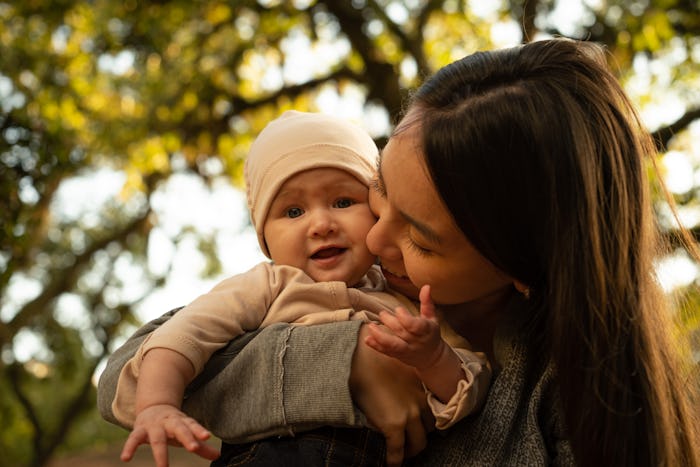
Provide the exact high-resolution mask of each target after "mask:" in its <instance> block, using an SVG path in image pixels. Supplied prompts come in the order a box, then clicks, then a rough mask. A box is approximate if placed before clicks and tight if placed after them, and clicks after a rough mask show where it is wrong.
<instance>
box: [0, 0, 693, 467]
mask: <svg viewBox="0 0 700 467" xmlns="http://www.w3.org/2000/svg"><path fill="white" fill-rule="evenodd" d="M562 3H564V2H562ZM486 5H488V6H486ZM567 5H568V6H563V7H562V6H559V4H558V2H556V1H554V0H540V1H529V2H522V1H517V0H510V1H502V2H496V1H494V2H479V1H463V0H444V1H435V0H411V1H409V0H406V1H403V2H402V1H392V0H354V1H352V2H351V1H345V0H343V1H335V0H327V1H322V0H296V1H276V0H258V1H255V0H238V1H224V0H197V1H184V0H174V1H168V2H164V1H139V0H125V1H124V0H119V1H116V0H92V1H89V2H85V1H77V0H53V1H51V0H23V1H13V2H9V3H8V2H2V1H0V197H1V199H2V200H3V207H2V209H0V221H1V223H0V226H1V227H0V229H1V230H0V346H1V349H2V358H1V360H0V375H1V376H0V390H1V391H2V394H3V395H4V396H3V398H2V399H1V400H0V414H1V418H2V421H3V427H2V431H1V432H0V451H1V452H2V453H3V455H2V461H1V462H2V463H3V465H32V466H40V465H45V464H46V463H47V462H48V460H49V459H50V458H51V457H52V456H55V455H56V454H57V453H60V452H64V451H69V450H73V449H79V448H82V447H85V446H95V445H96V444H97V443H99V442H101V441H100V440H102V439H109V438H110V437H114V436H116V435H115V433H116V432H117V431H116V430H115V429H113V428H111V427H109V426H107V424H106V423H102V422H100V421H99V418H98V416H97V415H96V413H95V409H94V405H95V393H94V385H93V380H92V378H93V375H94V374H95V372H96V371H97V368H98V365H99V364H100V363H101V362H102V361H103V360H104V358H105V356H107V355H108V354H109V352H110V351H111V350H112V349H113V348H114V346H115V345H116V344H118V342H119V339H121V338H123V335H124V333H125V332H128V331H130V330H132V329H133V327H134V326H137V325H138V324H139V320H138V318H137V316H136V315H135V313H134V310H135V308H136V307H137V306H138V304H139V303H141V301H142V300H143V299H145V298H146V297H148V296H149V295H150V294H152V293H153V292H154V291H156V290H158V289H159V288H160V287H162V286H163V284H164V283H165V281H166V277H167V274H168V270H167V268H166V270H160V271H156V270H154V268H153V267H151V266H150V265H149V256H148V251H149V241H151V239H152V238H151V237H152V233H153V229H154V228H155V227H157V226H158V225H159V224H158V223H159V219H158V216H157V210H156V209H155V208H154V200H155V199H156V197H157V196H158V193H159V191H162V190H163V188H164V187H165V186H167V184H168V182H169V180H171V179H172V178H173V177H174V176H175V175H177V174H189V175H194V176H197V177H200V179H201V180H203V181H204V182H205V183H207V184H209V185H210V186H212V189H214V186H215V183H216V182H217V181H220V180H221V179H222V178H225V179H227V180H228V181H230V182H232V183H233V184H236V185H240V184H241V171H242V164H243V161H244V158H245V154H246V151H247V148H248V146H249V144H250V142H251V141H252V139H253V138H254V137H255V135H256V134H257V133H258V132H259V131H260V129H261V128H262V127H263V126H264V125H265V123H267V122H268V121H269V120H270V119H271V118H274V117H275V116H277V115H278V114H279V113H281V112H282V111H284V110H286V109H289V108H296V109H300V110H305V109H309V110H313V109H318V108H319V106H320V104H319V102H320V101H321V100H322V98H323V97H324V96H326V95H328V93H331V94H333V95H337V96H340V98H352V96H359V97H358V99H359V100H360V102H359V108H360V110H361V112H363V113H367V114H375V115H376V114H379V115H382V116H383V119H384V120H385V121H386V125H385V126H386V127H387V128H388V126H389V123H390V122H393V121H395V118H396V116H397V115H398V113H399V112H400V110H401V106H402V103H403V102H404V100H405V97H406V95H407V93H408V92H409V91H410V89H412V88H414V87H415V86H416V85H417V84H418V83H419V82H420V81H421V78H422V77H423V76H426V75H428V74H430V73H431V72H432V71H434V70H435V69H437V68H438V67H439V66H441V65H443V64H445V63H447V62H449V61H451V60H454V59H456V58H459V57H460V56H463V55H465V54H467V53H470V52H473V51H475V50H478V49H487V48H493V47H502V46H507V45H514V44H516V43H518V42H523V41H528V40H534V39H537V38H540V37H545V36H550V35H561V36H569V37H575V38H583V39H587V40H592V41H596V42H600V43H603V44H605V45H606V46H607V47H608V49H609V51H610V59H611V64H612V65H613V66H614V67H615V69H616V70H618V71H619V76H620V79H621V80H622V81H623V83H624V84H625V86H626V87H627V89H628V91H629V92H630V95H631V96H632V97H633V99H634V100H635V101H636V102H637V103H638V104H639V106H640V107H641V108H642V111H643V113H645V116H650V117H656V118H658V114H659V113H660V112H658V111H657V110H656V109H660V108H661V107H662V106H663V105H666V104H669V103H672V104H674V105H675V107H673V108H674V109H675V113H674V114H672V115H671V117H670V121H663V120H654V118H650V120H651V123H650V124H649V126H650V130H651V131H652V132H654V135H655V137H656V138H657V141H658V143H659V148H660V152H661V153H663V152H665V151H666V149H665V148H669V149H673V151H675V152H677V153H680V154H683V155H684V157H685V159H686V160H687V161H689V164H690V165H689V167H690V170H691V171H695V173H696V174H697V173H698V166H699V165H700V146H698V144H699V143H698V142H697V140H698V139H699V138H698V136H697V135H698V131H699V130H698V123H697V122H696V121H697V120H698V118H700V86H698V83H699V81H700V76H699V74H700V67H699V66H698V63H699V62H700V11H699V8H698V4H697V0H647V1H644V2H637V1H634V2H628V1H600V2H583V3H582V6H581V11H577V12H574V13H575V14H574V20H570V19H564V17H563V16H561V11H562V10H563V9H564V10H565V9H568V8H570V3H569V2H567ZM309 56H310V57H312V59H311V60H300V57H302V58H303V57H309ZM645 109H646V110H645ZM694 121H695V122H696V123H695V124H694V125H693V122H694ZM387 128H381V129H379V130H378V131H376V132H375V133H376V134H375V136H376V137H377V140H378V142H379V143H380V144H381V143H382V142H383V141H384V139H385V137H386V132H387ZM370 129H371V128H370ZM693 135H694V136H693ZM105 168H108V169H110V170H111V171H114V172H115V173H118V174H121V175H122V176H123V183H122V185H121V190H120V192H119V193H117V194H116V195H115V196H114V197H112V198H110V199H108V200H105V201H104V202H102V203H101V204H99V206H97V208H95V209H93V210H92V211H90V212H85V211H80V212H77V213H71V211H70V210H67V209H66V208H65V206H64V207H63V208H62V209H61V207H62V206H61V205H60V203H59V201H57V197H58V195H59V193H60V189H61V187H62V186H64V185H65V184H66V183H67V182H69V181H71V180H75V179H76V178H80V179H88V180H90V179H91V178H94V177H96V176H97V175H96V174H97V173H98V171H99V170H100V169H105ZM697 180H698V177H697V176H696V177H695V183H694V184H693V185H691V186H690V187H689V188H688V189H687V190H685V191H682V192H681V193H676V194H675V195H674V196H675V197H676V201H677V202H678V203H679V205H680V206H679V207H680V211H681V216H682V217H683V218H685V219H690V220H689V221H688V224H689V227H691V228H692V229H693V234H694V235H695V238H698V237H700V235H698V227H697V224H698V219H699V218H700V216H698V214H697V212H698V209H699V207H698V199H699V198H700V189H699V188H698V183H697ZM85 197H88V195H87V194H86V195H85ZM84 201H89V200H84ZM64 203H65V202H64ZM667 211H668V210H667V207H666V205H665V204H664V203H663V201H662V200H660V202H659V216H660V218H661V219H662V221H663V219H667V218H668V213H667ZM664 225H668V226H669V234H670V235H671V236H673V235H672V234H673V232H672V230H673V227H672V224H671V223H668V222H665V223H664ZM192 236H195V238H196V242H195V243H196V244H197V245H199V247H200V251H201V254H202V255H203V257H204V258H205V259H206V260H205V262H204V263H205V266H204V267H203V268H202V271H201V272H202V273H204V274H217V273H219V272H220V271H221V264H220V263H219V261H218V258H217V251H218V247H217V240H216V236H214V235H212V233H211V232H201V231H200V230H199V229H198V227H197V226H196V225H188V226H185V227H183V228H182V229H181V231H179V232H175V233H170V237H169V239H168V240H169V241H170V242H171V243H172V244H173V245H174V248H176V247H177V245H178V244H179V243H180V242H182V241H185V240H186V239H187V238H190V237H192ZM194 273H196V272H194ZM134 283H137V284H138V287H134V285H133V284H134ZM134 289H135V290H134ZM674 293H676V294H681V296H682V297H684V300H685V304H686V305H685V306H684V307H683V309H684V310H685V311H684V312H683V313H679V317H681V318H682V322H683V324H682V325H683V328H684V329H697V328H698V321H699V320H700V318H699V312H698V310H699V309H700V297H698V290H697V283H695V284H691V285H689V286H686V288H685V289H680V290H676V291H675V292H674ZM162 311H166V310H162ZM696 333H697V331H696ZM697 340H700V339H697ZM699 347H700V346H699ZM28 349H29V350H28Z"/></svg>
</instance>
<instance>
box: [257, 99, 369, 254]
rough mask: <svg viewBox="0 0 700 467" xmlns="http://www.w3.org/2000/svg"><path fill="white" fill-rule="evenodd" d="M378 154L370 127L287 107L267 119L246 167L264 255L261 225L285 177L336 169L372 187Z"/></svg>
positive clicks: (267, 252)
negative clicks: (361, 126) (273, 117)
mask: <svg viewBox="0 0 700 467" xmlns="http://www.w3.org/2000/svg"><path fill="white" fill-rule="evenodd" d="M377 154H378V150H377V146H376V145H375V144H374V141H373V140H372V138H371V137H370V136H369V134H368V133H367V132H366V131H364V130H363V129H362V128H360V127H359V126H356V125H354V124H352V123H350V122H349V121H347V120H343V119H341V118H338V117H333V116H330V115H326V114H320V113H306V112H298V111H296V110H288V111H287V112H284V113H283V114H282V115H281V116H280V117H279V118H277V119H275V120H273V121H272V122H270V123H268V124H267V126H266V127H265V128H263V130H262V131H261V132H260V134H259V135H258V137H257V138H256V140H255V141H254V142H253V144H252V145H251V147H250V151H249V152H248V158H247V159H246V163H245V171H244V172H245V179H246V186H247V190H246V196H247V199H248V209H249V210H250V218H251V221H252V223H253V227H255V231H256V232H257V234H258V242H259V243H260V248H261V249H262V252H263V253H265V256H267V257H268V258H269V257H270V252H269V251H268V249H267V245H266V244H265V238H264V237H263V226H264V225H265V220H266V218H267V214H268V211H269V210H270V206H271V205H272V201H273V200H274V198H275V196H276V195H277V192H278V191H279V189H280V187H281V186H282V184H283V183H284V182H285V181H287V179H289V178H290V177H292V176H293V175H296V174H297V173H299V172H302V171H304V170H310V169H318V168H334V169H340V170H344V171H346V172H348V173H350V174H352V175H353V176H355V177H356V178H357V179H358V180H360V181H361V182H362V183H364V184H366V185H368V186H369V182H370V180H371V178H372V176H373V174H374V171H375V169H376V162H377Z"/></svg>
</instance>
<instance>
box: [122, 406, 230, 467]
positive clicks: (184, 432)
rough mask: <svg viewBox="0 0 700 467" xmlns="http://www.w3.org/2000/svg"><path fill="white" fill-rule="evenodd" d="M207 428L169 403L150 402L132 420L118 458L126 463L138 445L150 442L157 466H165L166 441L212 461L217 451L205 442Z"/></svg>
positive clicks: (207, 436)
mask: <svg viewBox="0 0 700 467" xmlns="http://www.w3.org/2000/svg"><path fill="white" fill-rule="evenodd" d="M209 436H210V434H209V431H207V430H206V428H204V427H203V426H202V425H200V424H199V423H197V421H196V420H195V419H193V418H190V417H188V416H187V415H185V414H184V413H183V412H182V411H180V410H179V409H177V408H176V407H173V406H172V405H166V404H161V405H153V406H150V407H147V408H145V409H143V410H142V411H141V412H139V414H138V415H137V417H136V420H135V421H134V428H133V430H132V431H131V434H129V437H128V438H127V440H126V442H125V443H124V448H123V449H122V453H121V460H122V461H124V462H128V461H130V460H131V458H132V457H133V456H134V453H135V452H136V448H138V447H139V446H140V445H141V444H150V445H151V450H152V451H153V459H155V462H156V467H167V466H168V444H171V445H174V446H183V447H184V448H185V449H187V450H188V451H190V452H192V453H195V454H197V455H199V456H201V457H203V458H205V459H209V460H214V459H216V458H218V457H219V452H218V451H217V450H216V449H214V448H213V447H211V446H209V445H208V444H207V443H205V441H206V440H207V439H209Z"/></svg>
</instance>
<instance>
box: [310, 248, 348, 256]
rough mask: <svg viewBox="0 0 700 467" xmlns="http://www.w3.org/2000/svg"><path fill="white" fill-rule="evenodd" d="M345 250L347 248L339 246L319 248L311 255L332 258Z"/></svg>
mask: <svg viewBox="0 0 700 467" xmlns="http://www.w3.org/2000/svg"><path fill="white" fill-rule="evenodd" d="M343 252H345V248H337V247H331V248H324V249H322V250H318V251H317V252H316V253H314V254H313V255H311V259H325V258H331V257H333V256H337V255H340V254H342V253H343Z"/></svg>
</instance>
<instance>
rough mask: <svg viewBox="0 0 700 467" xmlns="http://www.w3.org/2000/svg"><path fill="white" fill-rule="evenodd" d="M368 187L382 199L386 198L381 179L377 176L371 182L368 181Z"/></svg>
mask: <svg viewBox="0 0 700 467" xmlns="http://www.w3.org/2000/svg"><path fill="white" fill-rule="evenodd" d="M369 187H370V189H371V190H374V191H375V192H376V193H377V194H378V195H379V196H381V197H382V198H386V189H385V188H384V183H383V182H382V179H381V178H380V177H379V176H377V177H374V178H373V179H372V180H370V182H369Z"/></svg>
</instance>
